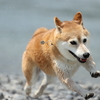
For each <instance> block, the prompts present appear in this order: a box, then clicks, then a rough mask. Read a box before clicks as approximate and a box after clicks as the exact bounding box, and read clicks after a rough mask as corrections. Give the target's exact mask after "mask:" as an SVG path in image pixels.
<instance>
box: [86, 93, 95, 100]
mask: <svg viewBox="0 0 100 100" xmlns="http://www.w3.org/2000/svg"><path fill="white" fill-rule="evenodd" d="M93 96H94V93H89V94H86V96H85V99H86V100H87V99H89V98H92V97H93Z"/></svg>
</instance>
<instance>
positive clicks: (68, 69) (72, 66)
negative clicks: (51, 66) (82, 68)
mask: <svg viewBox="0 0 100 100" xmlns="http://www.w3.org/2000/svg"><path fill="white" fill-rule="evenodd" d="M55 63H56V67H58V68H59V69H60V70H61V71H63V73H64V74H65V75H66V77H72V76H73V75H74V73H75V72H76V71H77V70H78V68H79V64H78V63H77V62H72V61H69V60H66V62H65V61H60V60H55Z"/></svg>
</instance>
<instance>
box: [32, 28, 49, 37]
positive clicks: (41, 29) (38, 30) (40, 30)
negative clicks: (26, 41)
mask: <svg viewBox="0 0 100 100" xmlns="http://www.w3.org/2000/svg"><path fill="white" fill-rule="evenodd" d="M46 31H48V29H47V28H44V27H42V28H39V29H37V30H36V31H35V33H34V35H33V36H36V35H38V34H41V33H44V32H46Z"/></svg>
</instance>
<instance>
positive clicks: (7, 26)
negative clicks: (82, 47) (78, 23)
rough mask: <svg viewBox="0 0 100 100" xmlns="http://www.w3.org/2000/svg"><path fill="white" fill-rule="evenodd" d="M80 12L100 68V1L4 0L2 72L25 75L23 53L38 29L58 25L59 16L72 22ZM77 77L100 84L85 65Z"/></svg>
mask: <svg viewBox="0 0 100 100" xmlns="http://www.w3.org/2000/svg"><path fill="white" fill-rule="evenodd" d="M77 12H81V13H82V15H83V24H84V27H86V28H87V29H88V31H89V32H90V34H91V35H90V43H89V49H90V51H91V54H92V56H93V59H94V61H95V62H96V69H98V70H100V0H0V73H3V74H20V75H23V73H22V69H21V61H22V54H23V52H24V51H25V49H26V46H27V44H28V42H29V40H30V39H31V37H32V35H33V33H34V31H35V30H36V29H38V28H40V27H46V28H48V29H52V28H54V27H55V25H54V21H53V18H54V17H55V16H56V17H58V18H59V19H60V20H62V21H65V20H66V21H71V20H72V19H73V16H74V15H75V14H76V13H77ZM73 79H74V80H75V81H80V82H91V83H94V84H100V78H96V79H94V78H91V76H90V73H89V72H87V70H86V69H85V68H83V67H81V68H80V69H79V70H78V72H77V73H76V74H75V75H74V77H73Z"/></svg>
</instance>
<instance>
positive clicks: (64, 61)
mask: <svg viewBox="0 0 100 100" xmlns="http://www.w3.org/2000/svg"><path fill="white" fill-rule="evenodd" d="M54 24H55V27H56V28H54V29H50V30H48V29H46V28H39V29H37V30H36V32H35V33H34V35H33V37H32V39H31V40H30V42H29V43H28V45H27V48H26V51H25V52H24V54H23V58H22V70H23V73H24V75H25V77H26V85H25V87H24V89H25V92H26V94H27V95H29V94H30V92H31V87H32V85H33V84H34V83H35V82H36V79H37V78H38V75H39V73H40V71H41V70H42V71H43V72H44V79H43V81H42V83H41V86H40V87H39V89H38V90H37V91H36V93H35V94H34V96H35V97H39V96H41V95H42V93H43V91H44V89H45V88H46V87H47V85H48V84H50V83H52V82H53V81H54V78H55V77H57V78H58V79H59V80H60V81H61V83H63V84H64V85H65V86H66V87H67V88H68V89H70V90H73V91H76V92H78V93H79V94H80V95H81V96H83V97H84V98H85V99H89V98H92V97H93V96H94V93H89V92H88V91H87V90H85V89H83V88H82V87H81V86H79V85H78V84H77V83H75V82H74V81H73V80H72V78H71V77H72V76H73V75H74V74H75V72H76V71H77V70H78V68H79V67H80V66H83V67H84V68H85V69H86V70H87V71H88V72H89V73H90V75H91V76H92V77H94V78H97V77H99V76H100V71H97V70H96V67H95V62H94V61H93V59H92V56H91V53H90V51H89V49H88V48H87V43H88V41H89V34H90V33H89V32H88V30H87V29H86V28H85V27H84V26H83V21H82V13H81V12H78V13H76V14H75V16H74V18H73V20H72V21H60V20H59V19H58V18H57V17H54Z"/></svg>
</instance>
